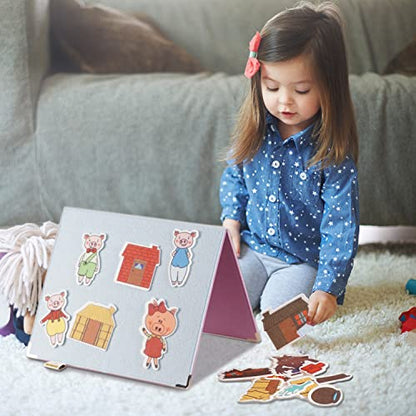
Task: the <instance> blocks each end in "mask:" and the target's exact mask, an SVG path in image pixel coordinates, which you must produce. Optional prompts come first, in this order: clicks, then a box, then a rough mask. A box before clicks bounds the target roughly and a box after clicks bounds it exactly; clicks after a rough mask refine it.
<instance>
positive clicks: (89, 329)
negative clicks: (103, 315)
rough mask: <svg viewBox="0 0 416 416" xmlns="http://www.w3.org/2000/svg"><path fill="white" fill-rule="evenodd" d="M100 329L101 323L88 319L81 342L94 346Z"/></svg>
mask: <svg viewBox="0 0 416 416" xmlns="http://www.w3.org/2000/svg"><path fill="white" fill-rule="evenodd" d="M100 328H101V322H98V321H94V320H93V319H88V322H87V325H86V328H85V332H84V336H83V337H82V341H84V342H86V343H87V344H90V345H95V344H96V343H97V340H98V336H99V334H100Z"/></svg>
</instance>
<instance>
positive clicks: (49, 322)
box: [40, 291, 70, 347]
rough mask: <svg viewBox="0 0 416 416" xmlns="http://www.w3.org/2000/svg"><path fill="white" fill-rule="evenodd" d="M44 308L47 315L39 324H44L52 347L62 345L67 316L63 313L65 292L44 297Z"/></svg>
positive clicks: (66, 327)
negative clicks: (47, 310)
mask: <svg viewBox="0 0 416 416" xmlns="http://www.w3.org/2000/svg"><path fill="white" fill-rule="evenodd" d="M45 301H46V306H47V308H48V309H49V311H50V312H49V313H48V314H47V315H46V316H44V317H43V318H42V319H41V321H40V323H41V324H42V325H45V324H46V333H47V334H48V336H49V343H50V344H51V346H52V347H57V346H58V345H63V343H64V342H65V335H66V331H67V329H68V325H67V321H68V320H69V318H70V317H69V316H68V315H67V314H66V313H65V311H64V307H65V305H66V291H62V292H60V293H55V294H53V295H50V296H49V295H47V296H45Z"/></svg>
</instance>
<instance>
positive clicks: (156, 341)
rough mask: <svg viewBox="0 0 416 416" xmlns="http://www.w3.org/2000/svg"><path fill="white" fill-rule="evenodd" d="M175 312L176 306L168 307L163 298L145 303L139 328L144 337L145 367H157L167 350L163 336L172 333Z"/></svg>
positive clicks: (175, 323)
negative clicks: (142, 324) (145, 310)
mask: <svg viewBox="0 0 416 416" xmlns="http://www.w3.org/2000/svg"><path fill="white" fill-rule="evenodd" d="M177 312H178V308H168V307H167V305H166V301H165V300H163V299H161V300H160V301H158V300H156V299H153V300H152V301H151V302H149V303H148V304H147V312H146V314H145V316H144V326H143V327H142V328H141V330H142V332H143V334H144V336H145V337H146V339H145V342H144V346H143V350H142V354H143V355H144V356H145V358H146V361H145V362H144V367H145V368H150V365H152V366H153V368H154V369H155V370H158V369H159V367H160V364H159V360H160V359H161V358H162V356H163V355H164V354H165V353H166V352H167V343H166V340H165V338H166V337H168V336H170V335H172V334H173V333H174V332H175V330H176V327H177V325H178V320H177V316H176V315H177Z"/></svg>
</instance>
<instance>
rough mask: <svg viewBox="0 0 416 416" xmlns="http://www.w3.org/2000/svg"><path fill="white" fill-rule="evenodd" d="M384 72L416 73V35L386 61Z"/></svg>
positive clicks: (411, 74) (413, 74)
mask: <svg viewBox="0 0 416 416" xmlns="http://www.w3.org/2000/svg"><path fill="white" fill-rule="evenodd" d="M384 73H385V74H393V73H397V74H402V75H407V76H409V77H411V76H415V75H416V37H415V38H414V39H413V40H412V41H411V42H410V43H409V44H408V45H407V46H406V47H405V48H404V49H403V50H402V51H400V52H399V53H398V54H397V55H396V56H395V57H394V58H393V59H392V60H391V61H390V62H389V63H388V65H387V66H386V69H385V70H384Z"/></svg>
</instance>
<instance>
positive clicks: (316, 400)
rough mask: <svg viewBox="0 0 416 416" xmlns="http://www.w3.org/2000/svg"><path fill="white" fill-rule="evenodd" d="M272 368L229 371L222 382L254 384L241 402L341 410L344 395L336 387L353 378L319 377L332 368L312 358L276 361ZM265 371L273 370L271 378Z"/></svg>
mask: <svg viewBox="0 0 416 416" xmlns="http://www.w3.org/2000/svg"><path fill="white" fill-rule="evenodd" d="M271 362H272V364H271V366H270V367H269V368H267V369H266V368H264V369H257V374H256V373H254V372H253V369H251V368H249V369H247V370H235V369H234V370H231V371H225V372H223V373H220V374H219V375H218V379H219V380H220V381H245V380H251V381H252V383H251V386H250V387H249V388H248V390H247V391H246V393H244V394H243V395H242V396H241V397H240V400H239V402H240V403H249V402H261V403H265V402H271V401H274V400H286V399H292V398H300V399H303V400H308V401H309V402H310V403H311V404H314V405H317V406H321V407H329V406H337V405H339V404H340V403H341V401H342V399H343V394H342V391H341V390H339V389H337V388H335V387H333V386H332V385H331V384H332V383H337V382H342V381H348V380H351V378H352V376H351V375H349V374H344V373H340V374H333V375H331V376H326V377H317V376H318V375H319V374H322V373H324V372H326V370H327V369H328V364H326V363H324V362H321V361H318V360H316V359H313V358H310V357H308V356H289V355H284V356H281V357H272V358H271ZM265 370H269V371H270V373H269V374H268V375H264V374H265ZM243 374H245V377H243V376H242V375H243Z"/></svg>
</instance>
